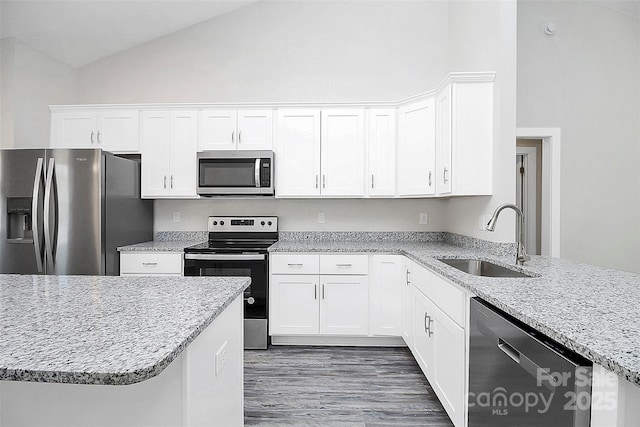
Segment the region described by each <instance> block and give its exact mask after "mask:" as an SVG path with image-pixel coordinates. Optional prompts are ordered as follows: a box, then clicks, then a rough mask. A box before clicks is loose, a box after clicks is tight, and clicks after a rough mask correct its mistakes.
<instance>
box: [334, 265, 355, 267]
mask: <svg viewBox="0 0 640 427" xmlns="http://www.w3.org/2000/svg"><path fill="white" fill-rule="evenodd" d="M336 267H353V264H336Z"/></svg>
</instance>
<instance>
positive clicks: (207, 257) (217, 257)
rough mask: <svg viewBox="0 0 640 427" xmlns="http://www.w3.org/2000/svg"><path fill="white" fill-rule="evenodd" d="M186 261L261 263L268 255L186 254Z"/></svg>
mask: <svg viewBox="0 0 640 427" xmlns="http://www.w3.org/2000/svg"><path fill="white" fill-rule="evenodd" d="M184 259H194V260H201V261H261V260H264V259H266V254H184Z"/></svg>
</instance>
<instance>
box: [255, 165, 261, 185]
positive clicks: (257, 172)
mask: <svg viewBox="0 0 640 427" xmlns="http://www.w3.org/2000/svg"><path fill="white" fill-rule="evenodd" d="M260 160H262V159H256V169H255V178H256V187H260Z"/></svg>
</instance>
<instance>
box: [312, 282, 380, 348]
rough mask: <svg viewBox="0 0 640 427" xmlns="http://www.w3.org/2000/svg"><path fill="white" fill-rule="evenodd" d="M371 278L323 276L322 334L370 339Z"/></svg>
mask: <svg viewBox="0 0 640 427" xmlns="http://www.w3.org/2000/svg"><path fill="white" fill-rule="evenodd" d="M368 306H369V285H368V280H367V276H327V275H321V276H320V333H321V334H329V335H367V334H368V332H369V325H368V323H369V322H368V318H369V310H368Z"/></svg>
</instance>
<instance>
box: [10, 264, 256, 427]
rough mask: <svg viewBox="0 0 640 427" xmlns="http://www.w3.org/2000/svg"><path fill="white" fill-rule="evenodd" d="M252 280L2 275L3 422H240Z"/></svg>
mask: <svg viewBox="0 0 640 427" xmlns="http://www.w3.org/2000/svg"><path fill="white" fill-rule="evenodd" d="M249 282H250V279H248V278H240V277H237V278H234V277H225V278H212V277H208V278H180V277H178V278H174V277H171V278H167V277H158V278H152V277H96V276H23V275H0V336H2V339H1V340H0V426H2V427H6V426H15V425H39V426H45V425H65V426H87V425H92V426H112V425H154V426H180V425H210V426H218V425H219V426H227V425H242V422H243V385H242V378H243V375H242V351H243V350H242V347H243V344H242V343H243V331H242V299H241V295H242V292H243V290H244V289H245V288H247V287H248V286H249Z"/></svg>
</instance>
